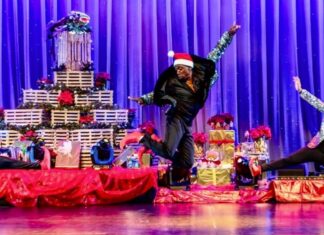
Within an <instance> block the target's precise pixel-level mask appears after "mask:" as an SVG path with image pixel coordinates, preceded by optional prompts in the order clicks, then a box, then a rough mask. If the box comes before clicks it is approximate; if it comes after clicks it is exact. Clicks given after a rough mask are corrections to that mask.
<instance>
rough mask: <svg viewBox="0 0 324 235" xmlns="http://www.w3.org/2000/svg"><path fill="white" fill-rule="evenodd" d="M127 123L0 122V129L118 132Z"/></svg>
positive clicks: (126, 127)
mask: <svg viewBox="0 0 324 235" xmlns="http://www.w3.org/2000/svg"><path fill="white" fill-rule="evenodd" d="M128 127H129V126H128V123H122V124H119V125H116V124H105V123H88V124H80V123H66V124H63V123H62V124H55V125H51V124H50V123H49V122H43V123H41V124H38V125H30V124H28V125H24V126H17V125H11V124H5V123H4V122H0V130H13V131H18V132H19V133H20V134H25V133H26V132H27V131H29V130H32V131H37V130H44V129H53V130H57V129H63V130H69V131H72V130H78V129H111V128H112V129H113V130H114V131H116V132H119V131H121V130H124V129H128Z"/></svg>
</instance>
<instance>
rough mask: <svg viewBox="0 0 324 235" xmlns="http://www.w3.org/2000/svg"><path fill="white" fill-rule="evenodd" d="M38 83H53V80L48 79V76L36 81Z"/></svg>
mask: <svg viewBox="0 0 324 235" xmlns="http://www.w3.org/2000/svg"><path fill="white" fill-rule="evenodd" d="M36 83H37V84H38V85H40V84H52V83H53V82H52V81H51V80H50V79H48V78H47V77H42V78H40V79H38V80H37V81H36Z"/></svg>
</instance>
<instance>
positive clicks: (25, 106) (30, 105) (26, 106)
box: [17, 102, 117, 114]
mask: <svg viewBox="0 0 324 235" xmlns="http://www.w3.org/2000/svg"><path fill="white" fill-rule="evenodd" d="M17 109H44V110H45V111H46V112H50V111H51V110H73V111H74V110H79V111H80V112H81V113H82V114H87V113H90V111H91V110H92V109H108V110H116V109H117V107H115V106H113V105H110V104H103V103H101V102H93V103H92V104H91V105H82V106H81V105H80V106H79V105H74V106H61V105H58V106H54V105H52V104H49V103H33V102H26V103H24V104H20V105H19V106H18V107H17Z"/></svg>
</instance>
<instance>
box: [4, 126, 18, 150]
mask: <svg viewBox="0 0 324 235" xmlns="http://www.w3.org/2000/svg"><path fill="white" fill-rule="evenodd" d="M20 136H21V134H20V133H19V132H18V131H14V130H0V146H1V147H9V146H10V145H12V144H13V143H14V142H15V141H17V140H18V139H19V138H20Z"/></svg>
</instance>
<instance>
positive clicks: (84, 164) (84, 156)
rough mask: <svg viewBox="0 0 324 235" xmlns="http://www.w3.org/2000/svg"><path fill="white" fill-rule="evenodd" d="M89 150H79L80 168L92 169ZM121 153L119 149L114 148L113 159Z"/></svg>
mask: <svg viewBox="0 0 324 235" xmlns="http://www.w3.org/2000/svg"><path fill="white" fill-rule="evenodd" d="M90 150H91V149H90V148H82V149H81V156H80V168H89V167H93V164H92V160H91V155H90ZM120 153H121V150H120V149H119V148H114V157H115V158H116V157H118V155H119V154H120Z"/></svg>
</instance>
